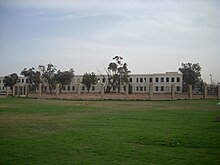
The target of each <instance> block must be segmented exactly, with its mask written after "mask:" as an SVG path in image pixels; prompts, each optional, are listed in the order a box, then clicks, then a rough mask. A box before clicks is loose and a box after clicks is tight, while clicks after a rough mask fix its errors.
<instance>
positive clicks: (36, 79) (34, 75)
mask: <svg viewBox="0 0 220 165" xmlns="http://www.w3.org/2000/svg"><path fill="white" fill-rule="evenodd" d="M21 75H23V76H25V77H26V78H27V80H28V83H29V85H30V90H31V91H34V90H36V88H37V87H38V85H39V83H40V72H39V71H37V70H36V69H35V68H33V67H32V68H30V69H27V68H24V69H23V70H22V71H21Z"/></svg>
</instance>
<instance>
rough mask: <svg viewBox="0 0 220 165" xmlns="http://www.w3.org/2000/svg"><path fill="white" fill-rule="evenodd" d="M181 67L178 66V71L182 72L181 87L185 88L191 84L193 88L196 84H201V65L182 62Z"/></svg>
mask: <svg viewBox="0 0 220 165" xmlns="http://www.w3.org/2000/svg"><path fill="white" fill-rule="evenodd" d="M181 66H182V67H181V68H179V71H180V72H182V74H183V87H184V90H186V88H187V86H188V85H192V87H193V89H195V88H196V87H197V86H198V85H200V86H201V82H203V81H202V79H201V73H200V72H201V67H200V65H199V63H195V64H192V63H182V65H181Z"/></svg>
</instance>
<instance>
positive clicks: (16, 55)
mask: <svg viewBox="0 0 220 165" xmlns="http://www.w3.org/2000/svg"><path fill="white" fill-rule="evenodd" d="M115 55H121V56H122V57H123V58H124V62H127V63H128V67H129V69H130V70H131V72H132V73H133V74H134V73H146V74H148V73H163V72H167V71H178V68H179V67H180V66H181V63H186V62H191V63H199V64H200V65H201V67H202V78H203V79H204V80H205V81H206V82H207V83H210V74H212V75H213V80H214V81H215V82H217V81H218V82H220V1H219V0H198V1H197V0H69V1H68V0H62V1H61V0H51V1H49V0H38V1H37V0H36V1H34V0H0V76H5V75H8V74H10V73H12V72H16V73H18V74H19V73H20V72H21V71H22V69H23V68H25V67H27V68H30V67H32V66H34V67H37V66H38V65H39V64H43V65H46V64H48V63H53V64H55V65H56V66H57V68H58V69H61V70H68V69H69V68H73V69H74V70H75V74H83V73H85V72H92V71H93V72H95V73H97V74H98V70H100V71H101V72H102V73H104V69H103V66H107V65H108V63H109V62H110V61H112V57H113V56H115Z"/></svg>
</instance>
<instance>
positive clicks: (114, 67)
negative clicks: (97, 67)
mask: <svg viewBox="0 0 220 165" xmlns="http://www.w3.org/2000/svg"><path fill="white" fill-rule="evenodd" d="M113 60H114V62H111V63H109V65H108V68H107V69H105V70H106V73H107V78H106V80H107V81H106V82H107V88H106V92H107V93H109V92H110V91H111V89H112V88H113V90H115V89H118V92H120V91H121V89H120V88H121V85H125V84H128V83H129V73H130V71H129V70H128V65H127V63H123V62H122V60H123V58H122V57H121V56H115V57H113ZM103 77H105V76H103Z"/></svg>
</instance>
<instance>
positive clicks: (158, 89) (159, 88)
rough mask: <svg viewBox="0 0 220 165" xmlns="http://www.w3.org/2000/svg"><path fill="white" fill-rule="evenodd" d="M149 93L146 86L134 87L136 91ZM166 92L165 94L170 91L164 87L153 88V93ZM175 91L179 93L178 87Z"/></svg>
mask: <svg viewBox="0 0 220 165" xmlns="http://www.w3.org/2000/svg"><path fill="white" fill-rule="evenodd" d="M147 90H148V91H149V88H147V87H146V86H137V87H136V91H147ZM165 90H166V92H169V91H170V87H169V86H167V87H164V86H155V91H161V92H164V91H165ZM176 91H178V92H179V91H180V86H176Z"/></svg>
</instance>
